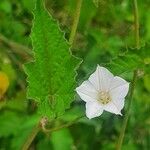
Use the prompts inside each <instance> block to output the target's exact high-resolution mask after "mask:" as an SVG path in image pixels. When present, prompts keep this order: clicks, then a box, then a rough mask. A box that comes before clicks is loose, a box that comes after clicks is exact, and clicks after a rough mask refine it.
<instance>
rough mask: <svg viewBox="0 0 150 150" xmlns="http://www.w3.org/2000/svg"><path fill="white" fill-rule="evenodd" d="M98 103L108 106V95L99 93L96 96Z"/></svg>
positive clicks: (109, 99) (102, 92)
mask: <svg viewBox="0 0 150 150" xmlns="http://www.w3.org/2000/svg"><path fill="white" fill-rule="evenodd" d="M98 101H99V102H100V103H101V104H103V105H105V104H108V103H109V102H110V101H111V98H110V95H109V93H108V92H104V91H101V92H100V93H99V96H98Z"/></svg>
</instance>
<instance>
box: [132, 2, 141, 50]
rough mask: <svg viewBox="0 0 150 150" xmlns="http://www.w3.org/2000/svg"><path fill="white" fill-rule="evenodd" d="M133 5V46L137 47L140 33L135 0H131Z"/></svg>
mask: <svg viewBox="0 0 150 150" xmlns="http://www.w3.org/2000/svg"><path fill="white" fill-rule="evenodd" d="M133 7H134V9H133V10H134V28H135V47H136V48H137V49H138V48H139V46H140V35H139V12H138V5H137V0H133Z"/></svg>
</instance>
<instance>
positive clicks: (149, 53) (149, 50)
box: [105, 44, 150, 75]
mask: <svg viewBox="0 0 150 150" xmlns="http://www.w3.org/2000/svg"><path fill="white" fill-rule="evenodd" d="M149 59H150V46H149V45H148V44H146V45H145V46H144V47H141V48H140V49H132V48H129V49H127V51H126V52H125V53H122V54H120V55H118V56H117V57H116V58H114V59H112V60H111V61H110V63H107V64H106V65H105V67H107V68H109V69H110V70H111V71H112V72H113V73H114V74H118V75H124V74H126V73H129V72H133V71H134V70H136V69H141V70H142V71H145V72H147V70H148V68H149V66H150V63H149V61H147V60H149Z"/></svg>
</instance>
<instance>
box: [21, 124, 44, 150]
mask: <svg viewBox="0 0 150 150" xmlns="http://www.w3.org/2000/svg"><path fill="white" fill-rule="evenodd" d="M40 130H41V128H40V123H38V125H36V126H35V127H34V128H33V130H32V131H31V133H30V135H29V137H28V138H27V140H26V141H25V143H24V145H23V146H22V150H28V149H29V147H30V145H31V143H32V142H33V140H34V139H35V137H36V135H37V134H38V132H39V131H40Z"/></svg>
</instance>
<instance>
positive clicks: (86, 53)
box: [0, 0, 150, 150]
mask: <svg viewBox="0 0 150 150" xmlns="http://www.w3.org/2000/svg"><path fill="white" fill-rule="evenodd" d="M75 5H76V0H63V1H60V0H46V8H47V10H48V11H49V12H50V13H51V15H52V16H53V18H55V19H57V20H58V22H59V24H60V28H61V30H63V31H64V32H65V37H66V39H68V38H69V35H70V29H71V24H72V19H73V14H74V10H75ZM34 6H35V1H34V0H32V1H31V0H1V1H0V70H1V71H3V72H5V73H6V74H7V75H8V77H9V81H10V86H9V89H8V91H7V93H6V94H5V96H4V98H3V99H2V100H0V150H20V149H21V147H22V145H23V144H24V142H25V140H26V139H27V137H28V136H29V134H30V132H31V130H32V129H33V128H34V126H35V125H36V124H37V122H38V120H39V118H40V117H41V116H40V115H39V113H38V108H37V103H36V102H34V101H32V100H30V99H27V98H26V93H27V92H26V89H27V88H26V87H27V82H26V77H27V76H26V75H25V73H24V70H23V64H24V63H26V62H29V61H31V60H32V56H33V55H32V51H31V49H32V43H31V38H30V36H29V35H30V33H31V27H32V20H33V14H32V12H33V9H34ZM138 7H139V20H140V45H141V46H142V47H143V48H141V49H140V50H139V51H138V52H136V53H135V52H134V51H133V50H132V48H129V47H134V27H133V18H134V17H133V6H132V2H131V1H129V0H123V1H119V0H97V1H95V0H93V1H92V0H83V4H82V9H81V16H80V20H79V25H78V32H77V35H76V39H75V42H74V44H73V46H72V49H71V50H72V53H73V54H74V55H75V56H78V57H79V58H82V59H83V63H82V64H81V66H80V67H79V69H78V76H77V81H78V84H80V83H81V82H82V81H83V80H85V79H87V78H88V76H89V74H91V73H92V72H93V71H94V70H95V68H96V66H97V64H100V65H104V66H106V67H107V68H109V69H110V70H111V71H112V72H113V73H115V74H116V75H120V76H122V77H124V78H125V79H126V80H128V81H131V79H132V71H133V69H135V68H139V67H140V69H141V70H142V71H141V72H142V73H141V74H143V70H144V75H142V77H140V78H139V79H138V82H137V85H136V90H135V93H134V98H133V103H132V108H131V117H130V120H129V124H128V126H127V131H126V135H125V140H124V143H123V148H122V149H123V150H127V149H130V150H141V149H143V150H149V149H150V117H149V116H150V74H149V72H150V69H149V68H145V65H144V64H149V62H150V59H149V57H150V48H149V46H148V44H146V46H145V43H146V42H149V41H150V15H149V14H150V1H149V0H144V1H140V0H138ZM42 23H43V25H44V23H46V22H42ZM50 25H51V24H50ZM41 26H42V25H41ZM46 30H47V32H48V30H49V28H48V27H47V29H46ZM56 38H57V37H56ZM49 46H50V45H49ZM66 47H68V46H66ZM59 50H60V49H59V48H57V52H58V55H59V54H60V56H61V55H62V56H63V53H61V51H59ZM118 55H119V57H118ZM68 57H69V56H68ZM70 63H71V61H70ZM72 63H73V62H72ZM106 63H108V64H106ZM71 66H72V67H73V65H71ZM58 70H59V69H58ZM70 70H71V69H70ZM38 71H39V72H40V71H41V70H38ZM59 71H60V72H58V76H59V73H61V69H60V70H59ZM68 72H69V69H68ZM66 74H67V72H66ZM64 76H66V78H68V76H67V75H65V74H64ZM64 76H63V77H64ZM47 80H48V79H47ZM64 80H66V79H64ZM62 82H63V81H62ZM70 82H71V81H70ZM0 84H1V83H0ZM74 86H75V84H74ZM71 97H72V96H71ZM71 101H73V99H72V98H71V99H70V102H71ZM127 102H128V99H127V100H126V105H127ZM125 108H126V107H125ZM46 109H47V108H46ZM84 113H85V106H84V102H82V101H80V99H79V97H78V96H76V98H75V101H74V102H73V103H72V104H71V107H70V109H68V110H67V111H66V113H65V114H64V115H63V116H61V117H60V118H59V119H57V120H55V121H53V120H52V122H51V124H50V127H51V128H53V127H55V126H58V125H61V124H63V123H66V122H69V121H72V120H74V119H75V118H76V117H78V116H81V115H83V114H84ZM123 114H125V109H124V110H123ZM122 121H123V117H120V116H116V115H113V114H110V113H107V112H105V113H103V115H102V116H100V117H98V118H95V119H92V120H88V119H86V118H83V119H80V120H79V121H78V122H77V123H75V124H74V125H72V126H71V127H69V128H64V129H62V130H59V131H57V132H52V133H50V134H47V135H45V133H43V132H40V133H39V134H38V135H37V137H36V138H35V140H34V142H33V143H32V145H31V149H36V150H48V149H52V150H95V149H96V150H113V149H115V146H116V142H117V139H118V136H119V132H120V129H121V127H122Z"/></svg>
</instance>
